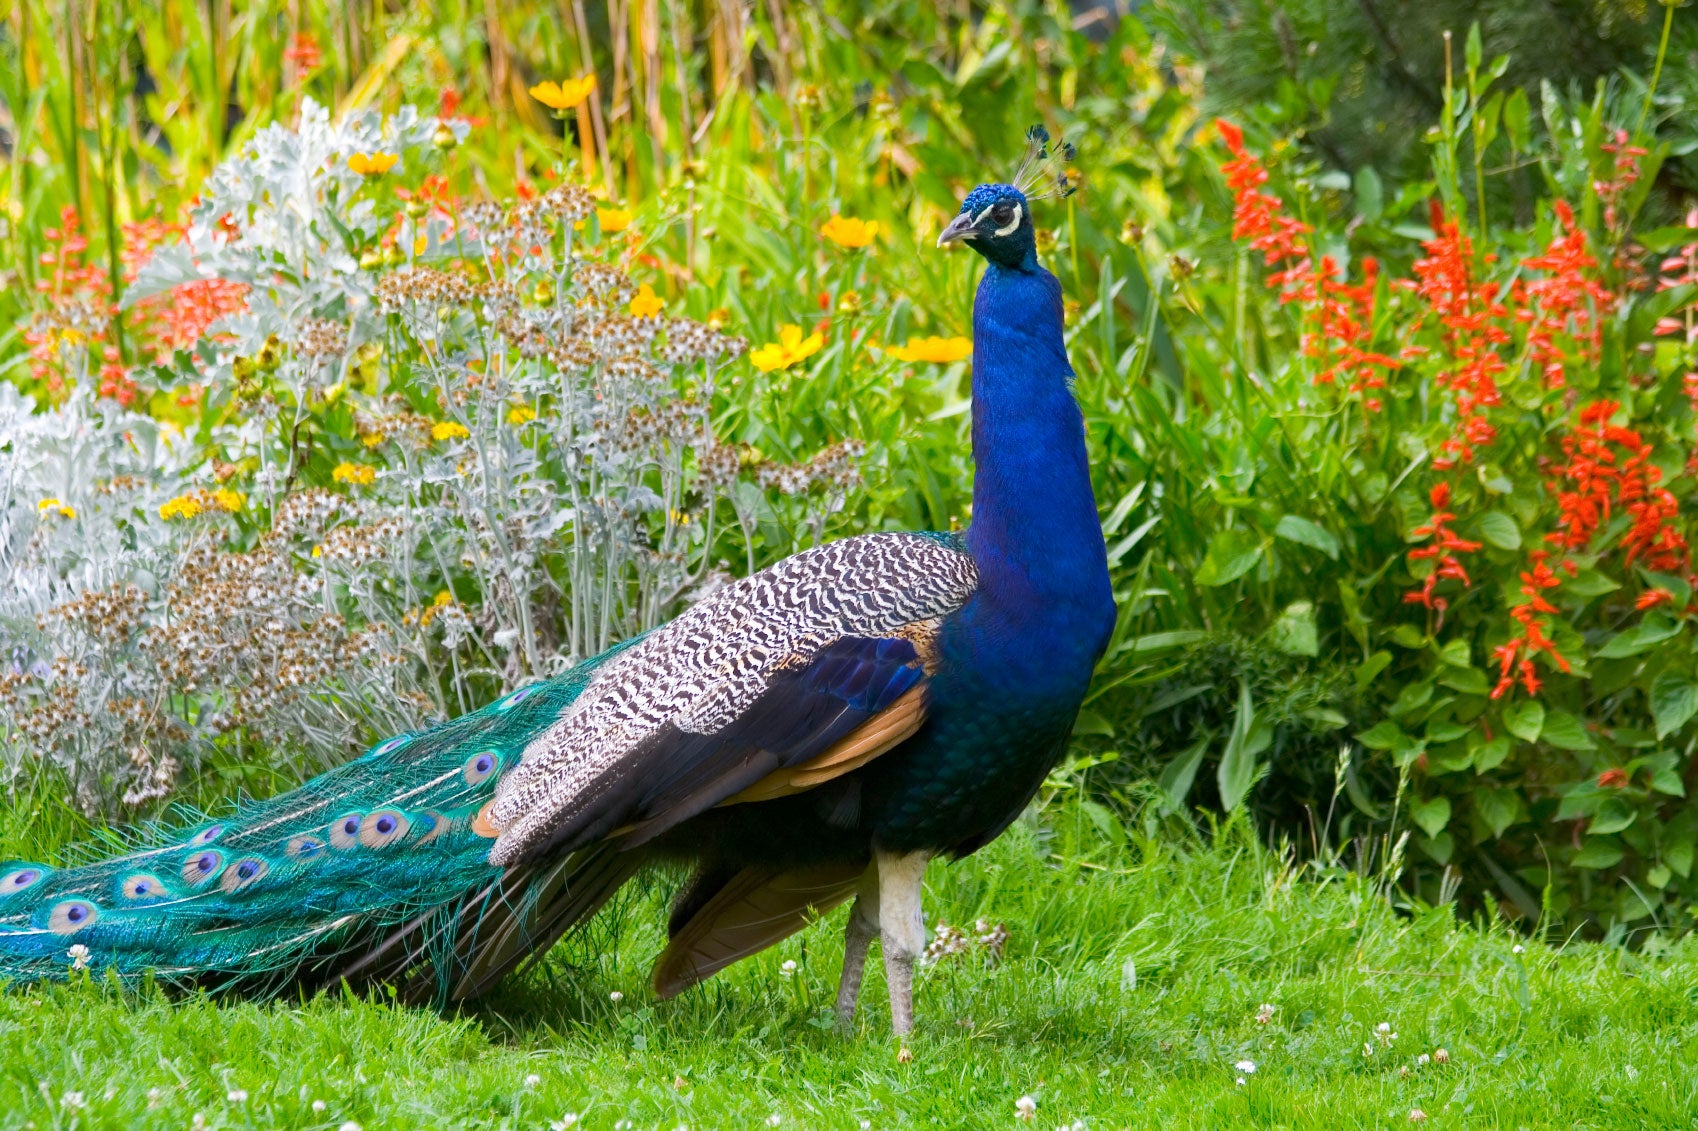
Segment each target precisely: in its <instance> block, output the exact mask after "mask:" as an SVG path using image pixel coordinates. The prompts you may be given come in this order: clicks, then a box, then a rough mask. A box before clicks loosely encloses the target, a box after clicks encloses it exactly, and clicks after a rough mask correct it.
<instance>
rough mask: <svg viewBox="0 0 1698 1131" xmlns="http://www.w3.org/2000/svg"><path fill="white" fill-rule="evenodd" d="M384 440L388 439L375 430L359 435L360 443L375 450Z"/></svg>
mask: <svg viewBox="0 0 1698 1131" xmlns="http://www.w3.org/2000/svg"><path fill="white" fill-rule="evenodd" d="M386 439H388V437H387V436H385V435H384V434H383V433H382V432H379V431H376V430H375V429H374V430H372V431H370V432H361V433H360V443H362V444H364V445H365V446H366V447H368V448H375V447H377V446H378V445H379V444H381V443H383V441H384V440H386Z"/></svg>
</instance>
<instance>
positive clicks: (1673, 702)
mask: <svg viewBox="0 0 1698 1131" xmlns="http://www.w3.org/2000/svg"><path fill="white" fill-rule="evenodd" d="M1695 714H1698V684H1694V683H1693V682H1692V681H1691V680H1690V679H1688V678H1687V677H1686V676H1684V675H1682V674H1681V673H1679V672H1674V671H1665V672H1663V673H1662V674H1661V675H1659V676H1658V677H1657V678H1656V681H1655V682H1653V683H1652V684H1651V717H1652V718H1653V719H1655V720H1657V737H1658V738H1667V737H1668V736H1669V735H1671V734H1673V733H1674V732H1675V731H1677V730H1679V729H1680V728H1681V727H1683V726H1685V725H1686V724H1687V723H1688V722H1690V721H1691V720H1692V716H1693V715H1695Z"/></svg>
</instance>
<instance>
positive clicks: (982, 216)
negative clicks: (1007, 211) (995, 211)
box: [973, 204, 996, 228]
mask: <svg viewBox="0 0 1698 1131" xmlns="http://www.w3.org/2000/svg"><path fill="white" fill-rule="evenodd" d="M995 207H996V205H994V204H991V205H987V206H986V208H985V210H984V211H983V212H980V213H979V214H978V215H977V216H975V217H973V227H975V228H976V227H978V226H979V225H980V224H982V223H984V222H985V217H986V216H989V215H990V214H991V209H992V208H995Z"/></svg>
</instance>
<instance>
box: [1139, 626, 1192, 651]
mask: <svg viewBox="0 0 1698 1131" xmlns="http://www.w3.org/2000/svg"><path fill="white" fill-rule="evenodd" d="M1208 636H1209V634H1208V633H1206V632H1201V631H1199V630H1197V629H1194V628H1180V629H1175V630H1174V631H1172V632H1151V633H1148V634H1146V635H1144V636H1140V637H1138V638H1137V639H1135V640H1133V641H1132V645H1131V651H1132V655H1133V656H1135V657H1136V656H1153V655H1155V654H1157V653H1158V652H1169V651H1172V650H1173V649H1175V648H1183V647H1185V646H1186V645H1187V644H1196V643H1197V642H1198V641H1201V640H1206V639H1208Z"/></svg>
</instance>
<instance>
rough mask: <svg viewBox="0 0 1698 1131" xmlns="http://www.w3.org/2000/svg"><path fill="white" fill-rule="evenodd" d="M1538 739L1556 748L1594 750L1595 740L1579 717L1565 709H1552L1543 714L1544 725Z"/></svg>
mask: <svg viewBox="0 0 1698 1131" xmlns="http://www.w3.org/2000/svg"><path fill="white" fill-rule="evenodd" d="M1539 740H1540V741H1541V742H1546V743H1549V744H1550V745H1552V746H1554V747H1556V748H1557V749H1558V750H1596V749H1597V748H1598V744H1597V742H1596V741H1595V740H1594V739H1593V738H1592V736H1591V734H1589V733H1588V732H1587V730H1586V726H1585V724H1584V723H1582V722H1581V721H1580V720H1579V719H1577V718H1575V717H1574V716H1573V715H1571V714H1569V713H1568V712H1567V711H1552V712H1550V713H1549V714H1547V715H1546V716H1545V725H1544V727H1543V728H1541V729H1540V731H1539Z"/></svg>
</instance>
